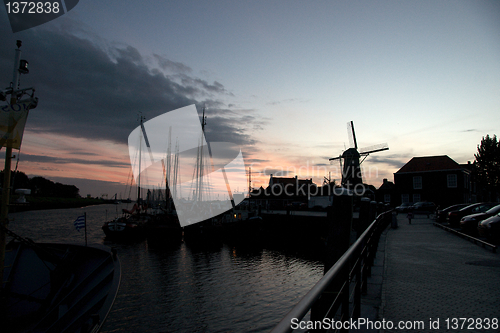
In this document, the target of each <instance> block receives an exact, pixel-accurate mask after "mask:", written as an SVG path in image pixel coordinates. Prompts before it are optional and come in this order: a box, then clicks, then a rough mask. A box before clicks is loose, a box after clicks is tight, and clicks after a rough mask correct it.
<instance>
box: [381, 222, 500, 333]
mask: <svg viewBox="0 0 500 333" xmlns="http://www.w3.org/2000/svg"><path fill="white" fill-rule="evenodd" d="M432 223H433V221H432V220H431V219H428V218H427V216H425V215H421V216H419V215H417V216H416V218H414V219H412V223H411V224H408V220H407V219H406V214H403V215H401V214H400V215H399V216H398V225H399V226H398V228H397V229H390V230H389V231H388V232H387V235H386V239H385V241H386V243H385V265H384V273H383V275H384V277H383V284H382V296H381V297H382V304H381V308H380V311H379V314H378V319H379V321H382V320H385V321H391V322H392V323H393V324H394V327H393V329H388V328H387V327H388V325H386V329H385V330H384V329H382V330H381V332H500V326H496V329H495V326H492V325H494V322H493V321H492V320H493V318H497V319H496V320H497V321H496V323H497V325H500V324H499V323H498V320H500V255H499V254H496V253H492V252H491V251H490V250H488V249H485V248H482V247H480V246H478V245H476V244H474V243H471V242H469V241H467V240H465V239H462V238H460V237H457V236H456V235H453V234H451V233H449V232H446V231H445V230H442V229H440V228H437V227H435V226H434V225H433V224H432ZM453 318H457V319H458V320H454V319H453ZM460 318H465V321H464V320H462V319H460ZM447 319H448V323H447ZM438 320H439V322H437V321H438ZM481 320H482V322H481V324H482V325H483V326H482V327H483V329H478V328H479V327H481V326H480V325H479V322H480V321H481ZM400 321H403V322H404V324H405V325H407V326H408V328H407V329H406V328H403V329H398V328H397V326H398V324H399V322H400ZM488 321H489V324H490V328H489V329H485V328H484V327H485V326H487V322H488ZM414 322H416V323H414ZM431 323H432V325H431ZM471 324H472V325H471ZM448 325H449V326H448ZM462 325H463V326H462ZM476 325H477V326H476ZM410 326H411V327H410ZM416 326H420V327H416Z"/></svg>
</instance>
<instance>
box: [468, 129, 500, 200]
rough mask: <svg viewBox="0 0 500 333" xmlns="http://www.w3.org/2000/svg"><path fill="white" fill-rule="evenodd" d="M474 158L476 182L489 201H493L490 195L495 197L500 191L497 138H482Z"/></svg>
mask: <svg viewBox="0 0 500 333" xmlns="http://www.w3.org/2000/svg"><path fill="white" fill-rule="evenodd" d="M474 157H475V158H476V160H475V161H474V173H475V178H476V182H477V183H478V185H480V186H481V187H482V188H483V189H484V190H486V191H487V192H489V194H490V198H489V199H490V200H491V199H493V198H491V195H492V194H495V195H497V194H498V192H499V189H500V142H499V141H498V140H497V136H496V135H493V137H490V136H489V135H486V137H483V138H482V140H481V143H480V144H479V145H478V146H477V154H474Z"/></svg>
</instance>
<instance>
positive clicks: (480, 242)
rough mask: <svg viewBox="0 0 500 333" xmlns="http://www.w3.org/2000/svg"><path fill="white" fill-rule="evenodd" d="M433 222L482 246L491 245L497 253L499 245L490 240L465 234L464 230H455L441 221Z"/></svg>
mask: <svg viewBox="0 0 500 333" xmlns="http://www.w3.org/2000/svg"><path fill="white" fill-rule="evenodd" d="M433 224H434V225H435V226H436V227H439V228H441V229H444V230H446V231H449V232H451V233H453V234H455V235H457V236H460V237H462V238H465V239H467V240H469V241H471V242H473V243H474V244H478V245H481V246H482V247H489V248H490V249H491V251H492V252H493V253H496V251H497V248H498V246H496V245H493V244H490V243H488V242H485V241H483V240H481V239H478V238H476V237H473V236H471V235H467V234H464V233H463V232H460V231H457V230H455V229H452V228H449V227H447V226H444V225H442V224H441V223H438V222H434V223H433Z"/></svg>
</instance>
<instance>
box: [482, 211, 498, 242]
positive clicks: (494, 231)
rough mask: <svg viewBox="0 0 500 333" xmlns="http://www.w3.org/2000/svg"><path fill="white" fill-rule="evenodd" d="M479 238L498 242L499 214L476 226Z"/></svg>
mask: <svg viewBox="0 0 500 333" xmlns="http://www.w3.org/2000/svg"><path fill="white" fill-rule="evenodd" d="M477 231H478V233H479V235H480V236H484V237H488V238H490V239H494V240H496V241H498V240H500V214H497V215H493V216H491V217H488V218H487V219H485V220H482V221H481V222H479V224H478V225H477Z"/></svg>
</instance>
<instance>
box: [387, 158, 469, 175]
mask: <svg viewBox="0 0 500 333" xmlns="http://www.w3.org/2000/svg"><path fill="white" fill-rule="evenodd" d="M460 169H462V167H461V166H460V164H458V163H457V162H455V161H454V160H452V159H451V158H449V157H448V156H447V155H443V156H424V157H414V158H412V159H411V160H410V161H409V162H408V163H406V164H405V165H403V167H402V168H401V169H399V170H398V171H397V172H396V173H406V172H425V171H442V170H460Z"/></svg>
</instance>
